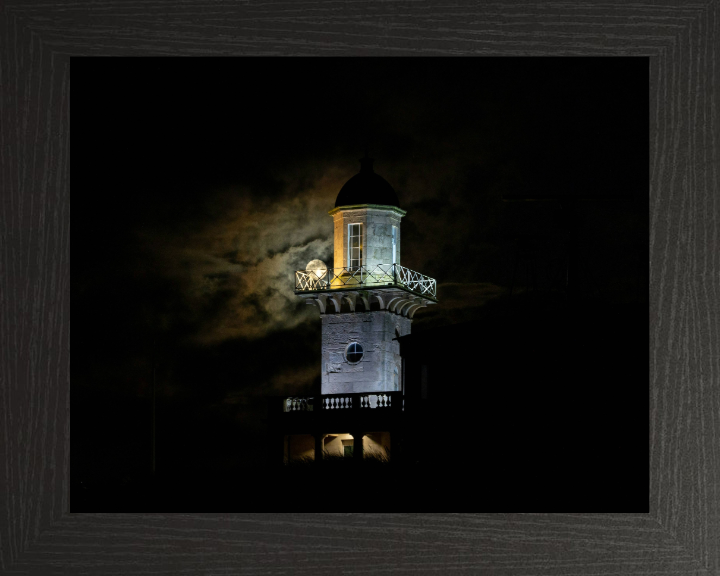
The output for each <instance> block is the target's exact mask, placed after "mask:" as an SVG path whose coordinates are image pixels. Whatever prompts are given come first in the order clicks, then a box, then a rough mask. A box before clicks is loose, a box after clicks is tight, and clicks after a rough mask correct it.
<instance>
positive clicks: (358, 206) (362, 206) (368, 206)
mask: <svg viewBox="0 0 720 576" xmlns="http://www.w3.org/2000/svg"><path fill="white" fill-rule="evenodd" d="M362 209H373V210H387V211H388V212H395V213H396V214H397V215H398V216H405V214H407V212H406V211H405V210H401V209H400V208H398V207H397V206H385V205H383V204H351V205H349V206H338V207H337V208H333V209H332V210H330V211H329V212H328V214H330V215H331V216H332V215H333V214H335V213H336V212H340V211H341V210H362Z"/></svg>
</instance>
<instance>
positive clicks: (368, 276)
mask: <svg viewBox="0 0 720 576" xmlns="http://www.w3.org/2000/svg"><path fill="white" fill-rule="evenodd" d="M295 294H296V295H298V296H300V297H302V298H305V299H307V300H308V304H315V305H317V307H318V309H319V310H320V313H321V314H326V313H338V312H341V311H349V312H356V311H371V310H390V311H391V312H395V313H397V314H401V315H403V316H406V317H408V318H412V317H413V315H414V314H415V312H416V311H417V310H418V309H420V308H424V307H425V306H428V305H429V304H435V303H437V298H436V283H435V280H434V279H433V278H430V277H428V276H424V275H422V274H420V273H419V272H415V271H413V270H410V269H408V268H404V267H403V266H400V265H398V264H387V265H380V266H376V267H375V268H372V269H368V268H366V267H365V266H359V267H356V268H336V269H332V270H327V271H324V270H322V271H315V270H298V271H297V272H295ZM343 305H345V310H343Z"/></svg>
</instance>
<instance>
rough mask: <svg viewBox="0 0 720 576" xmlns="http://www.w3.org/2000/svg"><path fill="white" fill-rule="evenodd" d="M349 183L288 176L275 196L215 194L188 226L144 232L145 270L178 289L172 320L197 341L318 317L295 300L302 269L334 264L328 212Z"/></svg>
mask: <svg viewBox="0 0 720 576" xmlns="http://www.w3.org/2000/svg"><path fill="white" fill-rule="evenodd" d="M347 178H348V175H347V172H346V171H345V170H342V169H340V168H337V167H328V168H327V169H325V170H324V171H323V172H322V173H321V174H320V175H319V176H318V177H317V178H315V179H308V178H307V176H306V175H304V174H298V173H295V174H293V173H289V174H286V175H284V176H283V177H282V178H280V180H281V182H282V183H283V192H282V193H281V194H280V195H277V196H276V197H275V198H268V197H267V196H265V195H264V194H263V191H262V190H261V189H252V188H241V187H236V188H226V189H223V190H219V191H216V192H215V193H214V194H212V195H211V196H209V197H208V198H207V200H206V202H205V205H204V208H203V211H202V212H201V213H199V214H197V215H195V216H194V217H193V218H191V219H190V220H188V221H186V222H184V224H183V225H182V226H176V227H175V228H173V229H166V230H162V231H160V230H158V229H145V230H143V231H142V232H139V233H138V239H139V241H140V243H141V245H142V246H143V249H144V250H145V251H146V252H147V253H148V254H149V257H148V258H147V259H144V260H143V261H142V263H140V264H138V265H139V266H142V267H143V270H142V273H144V274H148V275H151V276H155V277H159V278H161V279H163V280H164V281H165V283H166V284H168V285H172V286H173V296H172V298H173V299H174V303H173V306H172V309H171V310H170V311H169V314H170V315H172V316H173V318H174V319H175V320H177V318H182V321H183V322H184V323H185V324H186V325H191V326H194V336H192V339H193V340H195V341H196V342H199V343H203V344H212V343H218V342H221V341H223V340H227V339H232V338H249V339H255V338H260V337H263V336H265V335H267V334H268V333H270V332H272V331H276V330H286V329H291V328H294V327H296V326H297V325H298V324H300V323H302V322H306V321H308V320H309V319H311V318H315V316H316V315H313V314H312V312H313V311H312V310H310V309H309V307H307V306H306V305H304V303H303V301H302V300H300V299H299V298H298V297H297V296H295V294H294V278H295V270H298V269H304V267H305V265H306V264H307V263H308V262H309V261H310V260H312V259H314V258H320V259H322V260H324V261H326V262H328V263H330V262H331V260H332V250H333V222H332V218H331V217H330V216H329V215H328V214H327V211H328V209H329V207H331V206H333V204H334V199H335V196H336V195H337V192H338V190H339V189H340V187H341V186H342V184H343V183H344V182H345V181H346V180H347Z"/></svg>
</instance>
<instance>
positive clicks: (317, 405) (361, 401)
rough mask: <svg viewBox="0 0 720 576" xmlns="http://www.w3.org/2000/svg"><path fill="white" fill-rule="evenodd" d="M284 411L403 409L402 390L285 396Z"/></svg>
mask: <svg viewBox="0 0 720 576" xmlns="http://www.w3.org/2000/svg"><path fill="white" fill-rule="evenodd" d="M282 406H283V412H314V411H318V410H393V409H394V410H403V397H402V392H360V393H357V394H323V395H321V396H288V397H286V398H283V402H282Z"/></svg>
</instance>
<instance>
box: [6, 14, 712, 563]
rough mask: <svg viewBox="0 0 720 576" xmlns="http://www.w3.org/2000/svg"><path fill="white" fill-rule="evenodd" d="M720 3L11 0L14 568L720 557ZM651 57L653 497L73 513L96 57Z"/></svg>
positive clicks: (10, 489) (9, 465)
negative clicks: (80, 147)
mask: <svg viewBox="0 0 720 576" xmlns="http://www.w3.org/2000/svg"><path fill="white" fill-rule="evenodd" d="M719 9H720V7H719V3H718V1H717V0H711V1H709V2H708V1H704V2H694V1H690V2H683V3H679V2H668V1H666V0H653V1H650V2H647V3H640V4H638V3H629V4H628V3H623V2H610V3H607V2H596V1H589V2H550V3H521V4H517V3H509V2H508V3H497V4H481V3H477V2H460V3H454V4H452V5H447V6H443V5H442V3H438V5H434V4H428V3H422V2H421V3H413V4H407V3H400V2H383V3H379V4H374V3H359V4H357V3H340V4H338V3H304V2H300V3H284V4H258V3H253V2H211V3H205V2H195V1H193V0H188V1H183V2H172V3H168V2H161V1H159V0H146V1H144V2H141V3H130V4H128V3H123V2H115V1H113V0H107V1H105V2H99V3H71V2H62V1H58V0H52V1H50V2H47V3H42V4H35V3H28V2H20V1H19V0H11V1H10V2H6V3H4V4H3V6H2V7H0V183H1V188H0V190H1V193H0V198H1V200H2V210H1V211H0V214H1V215H2V222H1V223H0V232H1V233H2V243H1V244H0V342H2V347H1V354H2V359H1V360H0V393H1V396H0V438H1V441H0V464H1V465H0V573H3V574H38V575H40V574H42V575H47V574H68V575H70V574H72V575H82V574H103V575H112V574H117V575H125V574H168V575H171V574H172V575H178V574H206V575H211V574H212V575H216V574H218V575H219V574H308V575H310V574H312V575H315V574H377V573H387V572H395V571H397V572H399V573H409V574H435V573H438V572H441V571H442V572H448V573H458V574H460V573H462V574H501V575H503V574H508V575H510V574H512V575H526V574H527V575H530V574H533V575H543V574H547V575H551V574H552V575H553V576H555V575H571V574H587V575H600V574H603V575H619V574H698V575H700V574H708V575H709V574H718V573H720V546H719V545H718V543H719V542H720V498H718V490H719V489H720V488H719V487H720V354H719V353H718V348H719V342H720V340H719V337H720V320H719V319H718V314H717V311H718V306H719V301H720V288H719V287H720V272H719V270H720V244H719V243H718V230H719V228H720V218H719V217H718V214H720V208H719V206H718V205H719V202H718V200H716V198H717V197H718V195H720V180H719V176H718V174H719V172H720V168H719V167H720V156H719V153H720V147H719V146H720V119H719V117H718V113H717V110H718V106H720V81H719V79H720V70H719V69H718V54H717V52H718V50H719V49H720V43H719V35H718V32H719V30H720V15H719V14H718V12H719ZM146 55H167V56H200V55H201V56H208V55H215V56H245V55H264V56H299V55H313V56H330V55H357V56H369V55H373V56H376V55H382V56H420V55H438V56H459V55H462V56H475V57H482V56H491V55H492V56H508V57H511V56H519V55H523V56H525V55H529V56H559V57H584V56H608V57H622V56H635V57H644V58H648V59H649V62H650V95H649V97H650V127H651V131H650V176H651V177H650V184H651V185H650V208H651V211H650V219H651V220H650V231H651V236H650V302H651V308H650V325H649V330H650V333H649V336H650V358H649V362H650V396H649V400H650V412H649V415H650V437H649V441H650V473H649V513H646V514H642V513H636V514H625V513H620V512H618V513H615V514H593V513H507V514H482V513H480V514H460V513H457V514H455V513H447V514H432V515H427V514H398V513H388V514H361V513H357V514H312V515H301V514H281V513H271V514H134V515H125V514H109V513H108V514H104V513H98V514H75V513H73V514H71V513H69V512H68V510H69V501H68V498H69V460H70V454H69V439H70V434H71V428H70V321H71V316H70V313H71V310H70V238H71V234H70V214H71V209H70V197H71V196H70V190H71V188H70V181H71V180H70V96H71V91H70V86H71V75H70V73H71V59H72V58H73V57H75V56H146Z"/></svg>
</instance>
